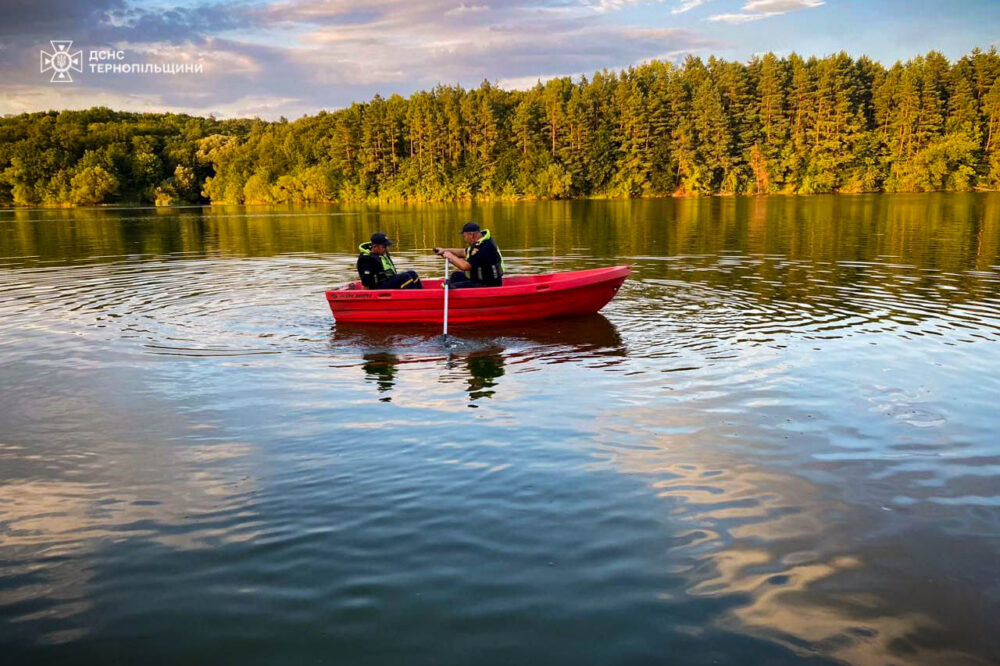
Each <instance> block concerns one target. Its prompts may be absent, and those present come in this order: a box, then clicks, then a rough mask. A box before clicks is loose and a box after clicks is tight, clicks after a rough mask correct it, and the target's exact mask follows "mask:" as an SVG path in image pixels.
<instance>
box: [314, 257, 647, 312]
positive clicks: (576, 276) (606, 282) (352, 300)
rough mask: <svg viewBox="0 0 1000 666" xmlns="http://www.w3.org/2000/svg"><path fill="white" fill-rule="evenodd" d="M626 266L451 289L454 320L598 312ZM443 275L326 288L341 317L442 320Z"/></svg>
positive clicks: (618, 284)
mask: <svg viewBox="0 0 1000 666" xmlns="http://www.w3.org/2000/svg"><path fill="white" fill-rule="evenodd" d="M628 274H629V267H628V266H614V267H611V268H595V269H591V270H586V271H573V272H569V273H549V274H546V275H519V276H514V277H507V278H504V284H503V286H501V287H479V288H475V289H451V290H449V295H448V321H449V322H450V323H455V324H460V323H498V322H503V323H509V322H519V321H531V320H536V319H550V318H553V317H569V316H573V315H582V314H590V313H593V312H597V311H598V310H600V309H601V308H603V307H604V306H605V305H607V304H608V302H610V301H611V299H612V298H614V296H615V294H617V293H618V290H619V289H620V288H621V286H622V284H623V283H624V282H625V279H626V278H627V277H628ZM441 283H442V281H441V280H423V284H424V288H423V289H402V290H400V289H383V290H377V289H364V288H362V287H361V286H360V283H353V284H351V285H348V286H347V287H344V288H343V289H335V290H333V291H328V292H326V299H327V302H328V303H329V304H330V310H331V311H332V312H333V316H334V318H335V319H336V320H337V321H338V322H372V323H374V322H392V323H425V324H439V323H442V322H443V320H444V290H443V289H442V284H441Z"/></svg>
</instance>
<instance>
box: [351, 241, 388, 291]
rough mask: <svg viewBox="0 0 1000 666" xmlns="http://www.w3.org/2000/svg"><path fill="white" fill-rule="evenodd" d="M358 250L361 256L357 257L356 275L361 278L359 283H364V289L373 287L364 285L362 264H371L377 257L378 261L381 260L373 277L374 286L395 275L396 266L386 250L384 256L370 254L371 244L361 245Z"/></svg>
mask: <svg viewBox="0 0 1000 666" xmlns="http://www.w3.org/2000/svg"><path fill="white" fill-rule="evenodd" d="M358 250H360V251H361V256H359V257H358V273H359V274H360V276H361V282H362V283H365V286H366V287H371V286H374V285H368V284H367V283H366V280H365V275H364V273H363V272H362V264H370V263H372V262H370V261H369V260H370V259H372V258H376V257H377V258H378V259H380V260H381V264H380V268H379V269H378V270H377V271H376V273H375V275H374V277H375V284H376V285H377V284H379V283H380V282H384V281H385V280H388V279H389V278H391V277H393V276H394V275H396V265H395V264H394V263H392V257H391V256H390V255H389V251H388V250H386V253H385V254H381V255H378V254H372V244H371V243H370V242H368V243H362V244H361V245H359V246H358Z"/></svg>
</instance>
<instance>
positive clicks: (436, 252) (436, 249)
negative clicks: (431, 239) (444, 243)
mask: <svg viewBox="0 0 1000 666" xmlns="http://www.w3.org/2000/svg"><path fill="white" fill-rule="evenodd" d="M442 252H444V250H442V249H441V248H439V247H436V248H434V254H436V255H437V256H439V257H440V256H442Z"/></svg>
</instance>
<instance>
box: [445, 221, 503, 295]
mask: <svg viewBox="0 0 1000 666" xmlns="http://www.w3.org/2000/svg"><path fill="white" fill-rule="evenodd" d="M462 238H463V239H464V240H465V243H466V247H465V249H459V248H456V249H448V248H439V247H436V248H434V252H435V253H436V254H437V255H438V256H441V257H444V258H445V259H447V260H448V262H449V263H450V264H451V265H452V266H454V267H455V268H458V269H459V270H457V271H455V272H454V273H452V274H451V278H449V280H448V284H449V285H451V287H452V288H453V289H462V288H465V287H499V286H500V285H502V284H503V273H504V262H503V255H502V254H500V248H498V247H497V244H496V242H495V241H494V240H493V238H492V237H491V236H490V230H489V229H480V228H479V225H478V224H476V223H475V222H466V223H465V226H464V227H462ZM460 255H461V256H460Z"/></svg>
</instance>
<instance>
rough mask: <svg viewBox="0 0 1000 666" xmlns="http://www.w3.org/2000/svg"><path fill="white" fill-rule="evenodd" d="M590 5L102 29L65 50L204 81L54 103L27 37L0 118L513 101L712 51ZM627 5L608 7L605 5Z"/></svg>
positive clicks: (356, 7)
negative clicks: (452, 95)
mask: <svg viewBox="0 0 1000 666" xmlns="http://www.w3.org/2000/svg"><path fill="white" fill-rule="evenodd" d="M0 1H2V0H0ZM61 1H63V2H67V3H70V5H71V6H73V7H77V8H78V9H79V12H80V13H81V16H89V15H90V14H92V13H93V12H92V11H91V10H88V12H90V14H88V13H87V12H85V11H84V9H85V7H84V5H86V6H90V5H93V6H95V7H99V8H101V9H102V11H104V9H103V8H105V7H113V6H117V5H116V3H118V4H120V5H123V6H126V7H127V8H128V7H130V5H129V4H128V3H129V2H130V1H132V0H61ZM596 1H597V0H572V1H570V2H567V1H566V0H543V1H542V3H541V4H539V3H538V2H536V1H535V0H371V1H370V2H367V3H365V4H360V3H358V2H356V1H355V0H285V1H283V2H279V3H271V4H253V3H245V2H234V3H233V4H222V3H229V2H230V0H217V2H216V4H214V5H212V9H211V11H209V10H207V9H206V10H199V11H192V12H191V13H190V15H188V14H184V15H182V16H179V17H170V16H167V17H165V18H163V19H162V20H161V21H160V23H159V24H151V23H150V22H151V21H156V20H160V19H158V18H157V17H156V16H155V15H152V14H143V15H142V21H145V23H141V22H140V23H141V25H140V24H136V25H134V26H122V27H116V28H109V27H107V25H106V24H103V23H102V24H101V26H100V30H97V29H94V30H92V31H91V32H87V31H85V30H84V29H83V28H80V29H79V30H78V31H77V32H73V33H72V36H73V37H74V39H75V40H76V41H75V43H74V44H75V46H77V47H79V48H82V49H84V50H86V49H96V48H109V47H112V46H114V47H115V48H123V49H125V50H126V51H127V53H128V58H127V60H128V62H182V63H187V62H195V63H199V64H202V65H203V67H204V73H203V74H199V75H193V76H172V77H163V76H159V77H156V76H111V75H109V76H99V75H95V74H93V73H91V72H89V71H84V72H83V73H82V75H81V77H80V80H79V81H77V82H76V83H74V84H72V88H70V87H69V86H67V87H65V88H66V89H62V90H57V89H55V88H54V87H52V86H50V85H49V84H48V82H47V80H46V79H45V77H43V76H40V75H39V72H38V49H39V48H40V47H41V46H46V45H47V44H48V42H47V39H48V31H47V30H45V29H42V28H38V29H35V27H34V24H31V25H30V26H28V27H26V29H25V30H22V32H24V33H25V34H24V36H23V37H20V38H18V39H19V41H17V42H14V41H5V42H4V43H3V49H0V112H21V111H28V110H40V109H47V108H81V107H86V106H92V105H94V104H104V105H107V106H110V107H112V108H118V109H123V110H137V111H138V110H168V109H174V110H178V111H185V112H189V113H201V114H207V113H211V112H214V113H216V114H218V115H220V116H233V115H244V114H246V115H260V116H261V117H268V118H275V117H277V116H279V115H285V116H287V117H296V116H298V115H301V114H302V113H307V112H308V113H315V112H316V111H318V110H319V109H323V108H326V109H329V108H338V107H342V106H346V105H348V104H350V103H351V102H353V101H363V100H366V99H369V98H371V97H372V96H373V95H374V94H376V93H379V94H382V95H383V96H388V95H391V94H393V93H399V94H402V95H408V94H410V93H411V92H413V91H415V90H420V89H427V88H430V87H433V86H434V85H436V84H438V83H444V84H462V85H465V86H475V85H478V84H479V82H480V81H482V80H483V79H489V80H491V81H502V82H504V84H505V85H510V86H511V87H520V86H521V85H533V84H534V82H535V81H536V80H537V79H539V78H542V79H548V78H552V77H555V76H569V75H572V76H578V75H579V74H580V73H581V72H586V73H590V72H593V71H595V70H599V69H602V68H618V67H627V66H629V65H630V64H632V63H635V62H638V61H643V60H649V59H652V58H656V57H657V56H658V54H663V53H692V52H698V51H704V50H706V49H710V48H714V47H718V46H720V44H719V43H717V42H715V41H712V40H709V39H707V38H705V37H704V36H702V35H700V34H698V33H696V32H694V31H690V30H685V29H680V28H663V27H639V26H634V25H623V24H622V22H617V23H615V22H611V21H608V20H606V19H605V18H604V17H603V16H602V15H601V13H600V12H595V11H594V9H595V4H594V3H595V2H596ZM634 1H635V0H606V2H605V5H606V6H607V7H611V6H625V5H626V4H629V3H630V2H634ZM646 1H650V0H646ZM674 1H676V0H674ZM74 3H75V4H74ZM672 4H673V3H672ZM70 5H68V6H70ZM128 11H131V10H130V9H126V12H125V13H127V12H128ZM222 13H225V14H226V15H227V16H228V18H227V21H226V23H225V26H224V27H222V28H218V29H217V28H216V27H215V26H217V24H216V23H213V22H212V21H201V20H197V21H196V20H195V19H196V18H198V17H203V16H214V15H216V14H222ZM87 25H94V22H93V21H89V20H88V22H87ZM8 28H10V26H8ZM4 29H6V28H4ZM11 29H12V28H11ZM70 32H72V31H70Z"/></svg>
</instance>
